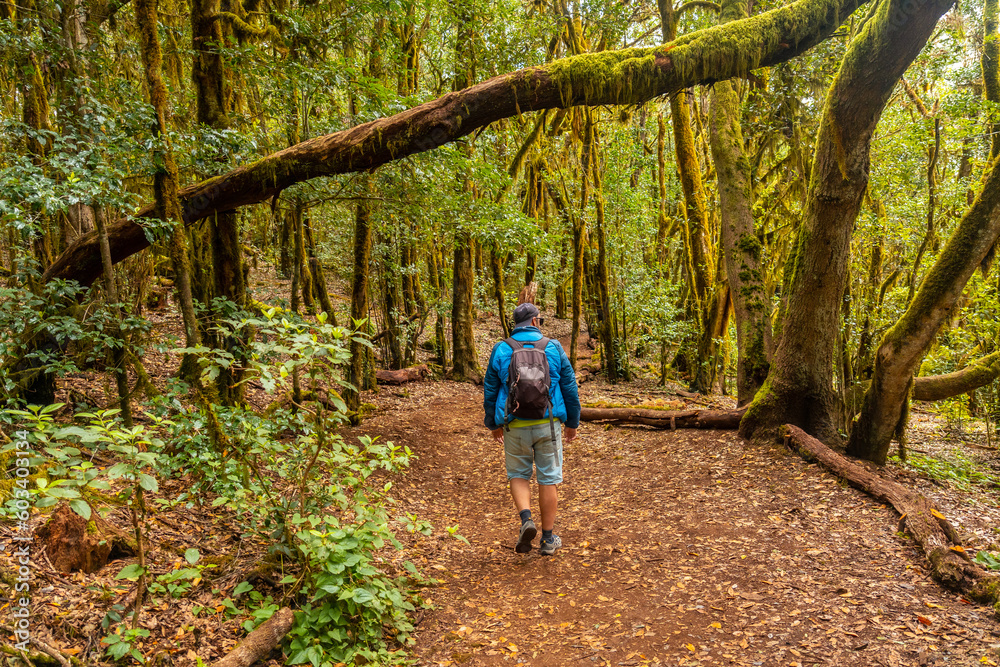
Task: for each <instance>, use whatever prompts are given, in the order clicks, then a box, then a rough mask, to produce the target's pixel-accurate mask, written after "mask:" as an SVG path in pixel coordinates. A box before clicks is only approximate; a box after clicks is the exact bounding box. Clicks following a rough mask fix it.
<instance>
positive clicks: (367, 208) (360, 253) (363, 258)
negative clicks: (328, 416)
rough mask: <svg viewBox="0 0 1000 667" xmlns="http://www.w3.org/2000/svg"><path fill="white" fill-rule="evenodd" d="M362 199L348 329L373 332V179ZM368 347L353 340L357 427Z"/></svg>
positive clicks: (351, 391) (365, 182) (350, 403)
mask: <svg viewBox="0 0 1000 667" xmlns="http://www.w3.org/2000/svg"><path fill="white" fill-rule="evenodd" d="M360 190H361V197H360V198H359V199H358V203H357V206H356V207H355V209H354V272H353V275H352V277H351V320H350V322H348V325H347V326H348V328H350V329H354V328H355V327H359V329H360V332H361V333H364V332H367V331H370V326H369V323H368V270H369V266H370V264H371V253H372V230H371V200H370V199H369V198H368V197H367V196H366V195H368V194H369V193H370V192H371V176H370V175H368V174H365V175H364V176H363V177H362V178H361V187H360ZM367 356H368V346H367V345H365V343H363V342H361V341H359V340H357V339H356V337H352V338H351V367H350V373H349V376H348V382H350V384H351V387H350V388H348V389H347V390H346V391H345V393H344V401H345V403H346V404H347V409H348V410H349V411H350V413H351V415H352V417H351V421H352V422H353V423H355V424H357V423H360V417H359V416H358V408H359V407H360V406H361V397H360V392H361V391H362V390H363V389H366V388H368V387H367V386H366V385H367V380H366V378H367V374H366V373H365V360H366V359H367Z"/></svg>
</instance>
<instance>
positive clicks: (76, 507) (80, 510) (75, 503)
mask: <svg viewBox="0 0 1000 667" xmlns="http://www.w3.org/2000/svg"><path fill="white" fill-rule="evenodd" d="M69 506H70V509H72V510H73V511H74V512H76V513H77V514H79V515H80V516H82V517H83V518H84V519H85V520H86V521H90V504H89V503H88V502H87V501H86V500H80V499H76V500H71V501H69Z"/></svg>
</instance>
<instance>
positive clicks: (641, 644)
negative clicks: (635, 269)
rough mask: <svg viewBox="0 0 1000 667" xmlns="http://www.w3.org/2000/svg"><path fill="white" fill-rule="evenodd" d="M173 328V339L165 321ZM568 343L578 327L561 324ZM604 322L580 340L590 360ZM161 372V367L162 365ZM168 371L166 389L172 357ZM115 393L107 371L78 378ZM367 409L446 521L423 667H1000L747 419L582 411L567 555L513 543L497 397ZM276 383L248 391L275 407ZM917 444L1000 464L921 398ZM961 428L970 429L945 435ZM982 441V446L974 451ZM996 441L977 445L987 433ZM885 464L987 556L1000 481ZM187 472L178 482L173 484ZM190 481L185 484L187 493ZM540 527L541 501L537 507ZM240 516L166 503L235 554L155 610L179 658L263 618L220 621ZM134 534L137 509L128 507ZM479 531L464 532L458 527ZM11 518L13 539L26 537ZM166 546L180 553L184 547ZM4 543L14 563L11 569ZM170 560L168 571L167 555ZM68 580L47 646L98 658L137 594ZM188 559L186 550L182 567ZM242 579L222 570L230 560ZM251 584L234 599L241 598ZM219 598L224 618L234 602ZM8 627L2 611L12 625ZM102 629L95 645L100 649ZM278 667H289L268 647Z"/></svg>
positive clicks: (213, 554)
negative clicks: (114, 619) (620, 416)
mask: <svg viewBox="0 0 1000 667" xmlns="http://www.w3.org/2000/svg"><path fill="white" fill-rule="evenodd" d="M166 317H167V320H168V321H166V322H165V324H164V327H163V330H171V329H173V330H176V329H177V322H176V316H174V315H173V314H170V315H166ZM544 329H545V331H546V333H547V334H548V335H550V336H553V337H556V338H560V339H561V341H562V343H563V345H564V347H566V348H567V349H568V347H569V341H568V331H569V323H568V322H566V321H558V320H549V321H547V322H546V326H545V327H544ZM499 338H500V332H499V326H498V324H497V323H496V321H495V317H493V318H490V317H488V316H487V315H486V314H484V315H483V317H482V318H481V319H480V321H479V322H478V326H477V343H478V349H479V352H480V357H481V363H482V364H483V367H484V368H485V364H486V361H487V359H488V355H489V352H490V349H491V347H492V344H493V342H495V341H496V340H498V339H499ZM586 340H587V337H586V335H584V336H582V337H581V348H580V349H581V353H583V355H584V356H586V355H589V354H590V350H589V348H588V347H587V346H586ZM147 363H148V364H149V366H150V370H151V372H152V371H155V370H157V369H156V368H154V367H155V366H156V364H155V363H153V358H152V357H149V358H147ZM160 370H161V371H162V372H161V374H160V376H159V377H157V378H155V381H156V382H157V383H161V382H162V381H163V380H164V379H165V377H166V373H167V372H168V371H169V370H170V369H169V364H168V365H167V366H164V367H163V368H161V369H160ZM76 382H77V383H78V384H80V383H82V384H87V383H89V386H90V389H91V390H92V391H97V389H96V387H97V385H98V384H99V381H98V380H97V377H96V376H95V377H94V378H90V379H88V378H87V377H79V378H77V379H76ZM581 398H582V400H583V402H584V403H585V404H594V403H597V404H602V405H616V404H625V405H635V404H640V403H645V404H650V403H652V404H659V405H676V407H682V405H685V406H688V407H705V406H712V407H732V405H733V403H732V400H731V399H728V398H715V397H699V398H695V399H690V398H688V399H685V398H682V397H680V396H679V395H677V394H676V392H674V391H671V388H670V387H669V386H668V387H667V388H659V387H655V386H654V383H653V382H652V380H649V379H646V380H638V381H636V382H633V383H630V384H626V385H619V386H610V385H607V384H606V383H604V382H603V381H601V380H592V381H589V382H587V383H585V384H583V385H582V386H581ZM363 400H365V401H367V402H370V403H372V404H374V405H375V411H374V414H373V415H372V416H371V417H370V418H368V419H366V420H365V422H364V423H363V424H362V425H361V426H360V427H358V428H356V429H345V432H344V435H345V437H349V436H352V435H364V434H367V435H373V436H375V435H378V436H381V437H383V438H385V439H386V440H391V441H392V442H394V443H395V444H397V445H402V444H405V445H407V446H409V447H410V449H411V450H413V452H414V453H415V454H416V455H417V457H418V458H416V460H415V461H414V462H413V463H412V465H411V467H410V469H409V470H408V471H407V472H406V473H405V474H402V475H400V476H398V478H397V479H396V480H395V486H394V494H395V497H396V498H397V501H398V505H397V507H396V511H395V514H396V515H402V514H404V513H410V514H413V515H415V516H416V517H418V518H419V519H424V520H427V521H430V522H431V523H432V524H433V526H434V531H433V533H432V534H431V535H430V536H426V537H424V536H421V535H418V534H414V535H410V534H408V533H405V531H401V532H402V534H403V535H405V536H406V539H405V540H404V552H403V553H402V554H399V555H398V557H399V559H400V560H401V559H403V558H406V559H410V560H412V561H413V562H414V563H415V564H416V565H417V566H418V567H419V568H421V569H422V570H423V571H424V572H426V573H427V574H429V575H430V576H433V577H435V578H436V579H438V580H439V581H440V583H438V584H437V585H436V586H433V587H430V588H427V589H425V590H424V591H423V597H424V599H425V601H426V602H427V603H428V604H429V606H428V607H427V608H425V609H421V610H419V611H417V612H416V614H415V616H414V620H415V622H416V632H415V633H414V638H415V644H414V645H413V646H412V648H411V652H412V656H413V657H414V659H415V661H416V662H417V664H419V665H428V666H437V665H440V666H445V665H515V664H527V665H558V666H573V665H608V666H612V665H614V666H639V665H755V666H756V665H763V666H772V665H773V666H778V665H838V666H839V667H846V666H851V665H857V666H859V667H861V666H866V667H867V666H874V665H882V666H885V667H915V666H918V665H919V666H924V665H961V666H971V665H997V664H998V663H1000V622H998V620H997V618H996V616H995V615H994V613H993V611H992V610H990V609H988V608H984V607H982V606H979V605H976V604H973V603H970V602H969V601H968V600H965V599H963V598H961V597H960V596H958V595H956V594H953V593H951V592H949V591H946V590H944V589H942V588H941V587H940V586H939V585H937V584H936V583H935V582H934V581H933V580H932V579H931V578H930V576H929V574H928V570H927V568H926V567H925V566H926V563H925V561H924V558H923V555H922V553H921V552H920V551H919V550H918V549H916V548H915V547H914V546H913V544H912V543H911V541H910V540H908V539H907V537H906V536H905V535H903V534H901V533H899V532H898V528H897V521H898V516H896V515H895V513H894V512H893V511H892V510H891V509H889V508H887V507H885V506H882V505H880V504H878V503H876V502H875V501H873V500H871V499H870V498H868V497H867V496H865V495H863V494H862V493H860V492H858V491H855V490H854V489H851V488H849V487H847V486H845V485H844V484H842V483H840V482H839V481H838V480H837V479H836V478H834V477H833V476H832V475H830V474H828V473H826V472H824V471H823V470H822V469H820V468H819V467H818V466H816V465H814V464H809V463H807V462H806V461H804V460H803V459H801V458H799V457H798V456H796V455H793V454H791V453H790V452H788V451H787V450H785V449H783V448H782V447H780V446H778V445H775V446H758V445H751V444H748V443H746V442H744V441H742V440H741V439H740V438H739V437H738V436H737V435H736V434H735V433H734V432H725V431H693V430H677V431H673V432H671V431H657V430H652V429H648V428H645V427H606V426H603V425H596V424H589V423H584V424H582V425H581V428H580V431H579V438H578V439H577V440H576V441H575V442H573V443H570V444H568V445H566V446H565V458H564V476H565V481H564V483H563V484H562V485H561V486H560V507H559V517H558V521H557V525H556V532H557V533H558V534H559V535H560V536H561V537H562V540H563V548H562V549H560V550H559V551H558V552H557V553H556V555H555V556H554V557H542V556H540V555H539V554H538V551H537V539H536V548H535V549H534V550H533V551H532V552H531V553H529V554H526V555H522V554H516V553H514V550H513V547H514V543H515V541H516V535H517V528H518V519H517V515H516V513H515V511H514V508H513V505H512V503H511V500H510V498H509V495H508V492H507V489H506V475H505V473H504V465H503V453H502V448H501V447H500V446H498V445H497V444H496V443H495V442H494V441H493V440H492V439H491V438H490V437H489V433H488V431H487V430H486V429H485V428H484V427H483V425H482V388H481V387H476V386H473V385H469V384H458V383H453V382H447V381H440V382H431V381H428V382H415V383H410V384H407V385H405V386H401V387H381V388H380V390H379V391H378V392H375V393H372V394H370V395H368V396H366V397H365V398H364V399H363ZM266 402H267V401H266V400H264V397H262V396H256V395H253V396H251V397H250V403H251V404H252V405H256V406H258V407H260V406H262V405H265V404H266ZM913 429H914V430H913V436H912V438H911V443H912V445H913V446H914V447H915V448H916V449H915V451H916V452H918V455H919V456H925V455H926V456H927V457H928V458H927V459H920V460H919V461H922V462H923V464H924V467H925V468H926V467H927V465H929V464H928V463H927V461H928V460H930V455H935V454H938V453H942V452H943V453H947V452H949V451H951V450H953V449H959V450H961V451H963V452H966V453H967V455H968V456H969V457H976V458H977V459H979V460H980V461H981V462H982V463H983V465H989V464H991V463H992V465H993V466H994V469H997V468H1000V463H998V461H1000V457H998V456H997V453H996V452H995V451H994V450H991V449H987V447H989V446H990V445H989V443H987V444H986V445H983V444H982V442H983V440H982V437H981V436H980V435H976V434H975V433H969V432H966V431H963V432H955V431H954V430H953V427H952V426H950V425H949V424H948V423H946V422H945V421H944V420H942V419H940V418H939V417H937V416H935V415H932V414H929V413H921V412H920V411H914V417H913ZM949 429H952V430H949ZM970 443H971V444H970ZM976 443H978V444H976ZM884 472H885V474H887V475H890V476H892V477H893V478H895V479H897V480H899V481H902V482H904V483H906V484H908V485H910V486H913V487H916V488H917V489H918V490H920V491H921V492H922V493H925V494H926V495H928V496H929V497H931V498H932V499H933V501H934V502H935V503H937V505H938V507H939V508H940V509H941V511H942V512H944V514H945V515H946V516H947V517H948V518H949V519H951V520H952V522H953V523H954V524H956V526H957V527H958V528H959V530H960V531H962V532H963V534H966V535H967V536H968V538H969V539H968V544H969V547H970V548H986V547H989V546H991V545H993V546H994V548H995V544H994V543H995V542H997V541H1000V535H998V534H997V532H996V530H995V527H998V526H1000V503H998V501H997V497H996V491H995V490H990V489H988V488H984V487H981V486H977V485H971V486H970V485H969V484H967V483H965V482H964V481H963V480H962V479H957V480H955V481H954V483H953V482H952V481H948V480H946V481H941V479H940V477H941V476H940V475H934V476H932V475H930V474H925V472H922V469H921V468H920V467H919V466H917V467H916V468H914V467H912V466H911V467H901V466H898V465H892V466H889V467H887V468H886V470H885V471H884ZM182 486H183V483H182V482H175V481H170V482H167V483H165V484H163V485H162V487H161V488H162V489H163V491H164V493H167V494H169V493H171V492H172V491H177V490H178V489H179V488H181V487H182ZM174 487H177V488H174ZM533 506H534V510H535V514H536V521H537V520H538V519H537V516H538V515H537V500H536V499H535V498H533ZM225 510H226V508H225V507H221V508H211V507H209V506H207V505H206V506H205V507H204V509H202V510H197V509H196V510H184V509H182V508H175V509H171V510H161V511H158V512H154V514H155V517H154V522H153V524H152V526H153V527H152V529H151V530H152V533H151V541H152V542H153V543H154V544H157V545H160V547H158V550H154V551H153V552H151V554H150V558H151V559H152V561H153V563H154V565H156V566H157V567H163V568H167V570H168V571H169V568H170V567H176V566H177V552H178V549H181V550H182V549H183V548H186V547H191V546H194V547H197V548H198V549H199V550H200V551H201V553H202V554H203V555H204V556H206V557H209V558H216V559H217V560H218V561H219V562H220V563H226V565H225V566H224V567H222V568H220V571H219V573H218V576H216V577H215V578H214V579H213V581H212V583H211V586H205V587H203V588H202V589H200V590H199V591H197V592H196V593H193V594H192V595H191V596H190V597H189V598H185V599H183V600H173V601H166V602H163V603H158V604H156V605H150V606H148V607H147V608H146V609H144V610H143V626H144V627H146V628H148V629H150V630H151V633H152V635H151V638H150V640H149V642H148V643H147V645H146V648H147V649H148V652H147V657H149V655H152V654H154V653H155V652H156V650H157V649H156V648H154V647H155V646H157V645H158V646H160V647H163V648H164V650H166V651H168V652H169V653H168V654H169V655H170V658H169V664H177V665H189V664H194V662H195V660H194V658H195V656H196V655H197V656H200V657H201V658H202V659H203V660H205V661H206V662H208V661H210V660H212V659H214V658H218V657H220V656H222V655H224V654H225V653H226V652H227V651H228V650H229V649H230V648H231V647H232V645H233V644H234V643H235V641H236V639H237V638H238V637H239V636H240V635H241V634H242V631H241V630H240V629H239V626H240V624H241V623H242V622H243V620H245V618H246V616H245V615H240V614H233V615H229V613H228V611H227V612H224V613H219V614H217V615H215V616H209V617H206V616H205V614H204V612H202V613H201V614H199V612H198V611H197V609H196V608H197V607H201V608H206V607H208V608H211V607H215V605H218V604H219V601H220V599H221V598H224V597H225V596H226V595H227V594H230V593H231V592H232V591H233V589H234V588H235V587H236V586H237V584H238V583H239V582H241V581H243V580H244V579H245V578H246V577H247V573H248V572H249V571H250V570H251V569H252V568H253V567H254V566H255V565H256V564H258V563H259V562H260V559H261V557H262V556H261V554H262V553H263V552H264V551H265V550H266V546H267V545H266V544H264V543H263V542H260V543H252V542H251V541H248V540H245V539H243V538H242V537H241V535H240V531H239V530H237V529H235V528H234V527H233V526H232V522H231V521H229V519H228V518H227V516H226V511H225ZM110 518H111V520H113V521H114V522H115V523H118V524H119V525H120V526H121V527H123V528H125V527H127V525H128V519H127V516H125V514H124V513H123V512H121V511H117V510H116V512H115V513H113V515H112V516H111V517H110ZM456 526H457V533H458V534H460V535H462V536H464V537H465V538H466V539H467V540H468V544H466V543H464V542H462V541H460V540H459V539H456V538H455V537H454V536H453V535H451V534H450V533H449V531H448V530H446V528H455V527H456ZM11 530H12V529H11V528H10V527H9V526H3V527H0V532H2V533H3V535H0V537H3V539H2V540H0V541H2V542H5V543H7V542H8V540H9V538H10V536H11ZM163 545H167V547H170V548H166V547H164V546H163ZM10 557H11V554H10V552H9V550H8V551H6V552H5V553H4V554H3V556H2V557H0V560H2V561H4V563H5V564H6V565H8V566H9V565H10V563H9V562H8V561H9V558H10ZM161 561H162V562H161ZM127 562H131V561H117V563H118V566H116V567H110V566H109V567H106V568H105V569H104V570H102V571H101V572H100V573H99V574H95V575H84V574H81V573H76V574H73V575H60V574H58V573H56V572H54V571H51V568H50V567H47V565H46V563H45V562H43V559H42V558H41V557H39V558H38V559H37V562H33V566H34V567H35V568H36V576H37V577H39V579H40V581H39V582H38V584H37V587H36V588H35V590H36V591H37V592H38V594H39V598H38V602H39V603H40V604H39V605H37V609H36V612H37V613H36V620H35V622H36V623H40V624H41V628H42V632H41V638H43V639H45V640H46V641H48V642H49V643H50V644H52V645H54V646H57V647H60V648H62V649H63V650H65V651H67V652H68V653H71V654H74V655H79V656H80V657H84V656H87V655H96V654H95V653H94V651H98V652H99V651H101V650H103V649H101V648H100V646H99V644H98V640H99V638H100V637H101V635H102V634H103V633H102V631H101V629H100V626H99V624H100V619H101V618H102V617H103V614H104V611H105V610H106V609H107V607H108V606H109V604H110V603H111V602H115V601H117V602H122V601H124V600H125V599H127V597H128V595H129V587H128V586H126V585H124V582H116V581H115V580H114V579H113V577H114V574H115V573H116V572H117V571H118V570H119V569H120V566H123V565H125V564H126V563H127ZM171 563H175V564H174V565H171ZM222 570H224V571H222ZM234 597H235V595H234ZM217 610H222V606H221V605H220V606H219V607H218V608H217ZM5 625H6V623H0V627H3V626H5ZM84 642H85V644H84ZM270 664H279V662H278V661H275V660H272V661H271V663H270Z"/></svg>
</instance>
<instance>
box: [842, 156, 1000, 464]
mask: <svg viewBox="0 0 1000 667" xmlns="http://www.w3.org/2000/svg"><path fill="white" fill-rule="evenodd" d="M998 238H1000V159H995V160H994V161H993V164H992V167H991V168H990V172H989V174H988V176H987V178H986V180H985V182H984V183H983V189H982V191H981V192H980V194H979V196H978V197H977V198H976V200H975V202H974V203H973V204H972V207H971V208H970V209H969V210H968V211H967V212H966V214H965V216H963V218H962V220H961V221H960V222H959V224H958V227H957V228H956V229H955V232H954V233H953V234H952V236H951V238H950V239H948V243H946V244H945V247H944V248H943V249H942V250H941V253H940V254H939V255H938V258H937V260H936V261H935V262H934V265H933V266H931V268H930V269H929V270H928V271H927V275H926V276H925V277H924V279H923V281H922V282H921V283H920V289H918V290H917V293H916V295H915V296H914V297H913V300H912V301H911V302H910V305H909V307H907V309H906V312H904V313H903V315H902V317H900V318H899V320H898V321H897V322H896V323H895V324H894V325H893V326H892V327H891V328H890V329H889V330H888V331H887V332H886V333H885V336H883V338H882V342H881V343H880V345H879V348H878V351H877V352H876V355H875V371H874V374H873V375H872V383H871V385H869V387H868V391H866V392H865V398H864V403H863V404H862V407H861V414H860V416H859V417H858V419H857V421H856V422H855V424H854V428H853V429H852V430H851V440H850V443H849V444H848V449H847V451H848V453H849V454H851V455H852V456H857V457H860V458H864V459H867V460H869V461H874V462H876V463H879V464H883V463H885V460H886V457H887V456H888V453H889V443H890V442H891V440H892V436H893V433H894V431H895V428H896V424H897V423H898V422H899V418H900V415H901V414H902V412H903V411H904V410H905V409H906V404H907V402H908V400H909V399H908V397H907V393H908V387H909V384H910V379H911V378H912V377H913V374H914V372H916V370H917V369H918V368H919V366H920V362H921V361H922V360H923V358H924V355H925V354H926V353H927V350H928V348H929V347H930V345H931V343H933V342H934V338H935V337H936V336H937V334H938V332H939V331H940V330H941V327H942V326H943V325H944V323H945V322H946V321H947V319H948V317H949V315H950V313H951V311H952V309H953V308H954V307H955V304H956V302H957V301H958V299H959V298H960V297H961V296H962V292H963V291H964V289H965V284H966V283H967V282H968V281H969V278H971V277H972V274H973V273H975V270H976V267H977V266H978V265H979V263H980V262H981V261H982V260H983V258H984V257H985V256H986V254H987V253H988V252H989V251H990V249H991V248H992V247H993V246H994V244H995V243H996V242H997V239H998ZM889 422H891V424H890V423H889Z"/></svg>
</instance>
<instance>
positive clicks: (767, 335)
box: [660, 1, 771, 405]
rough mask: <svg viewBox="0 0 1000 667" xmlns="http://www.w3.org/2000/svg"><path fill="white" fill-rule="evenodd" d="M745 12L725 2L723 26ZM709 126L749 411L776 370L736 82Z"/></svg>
mask: <svg viewBox="0 0 1000 667" xmlns="http://www.w3.org/2000/svg"><path fill="white" fill-rule="evenodd" d="M744 7H745V5H744V3H741V2H732V1H726V2H723V5H722V13H721V16H720V19H719V20H720V21H721V22H727V21H734V20H739V19H742V18H745V16H746V10H745V9H744ZM710 125H711V137H710V139H711V147H712V161H713V162H714V163H715V172H716V175H717V178H718V183H719V209H720V210H719V212H720V215H721V218H722V224H721V229H720V242H721V244H722V255H723V261H724V262H725V267H726V276H727V277H728V279H729V292H730V295H731V298H732V303H733V312H734V314H735V316H736V346H737V359H736V396H737V398H736V402H737V404H738V405H745V404H746V403H748V402H750V401H751V400H753V397H754V395H756V393H757V390H758V389H760V388H761V386H763V384H764V381H765V380H766V379H767V373H768V370H769V369H770V366H771V364H770V360H769V358H768V351H769V350H770V349H771V308H770V304H769V303H768V301H769V300H768V296H767V288H766V285H765V284H764V272H763V271H762V270H761V254H762V253H763V246H762V245H761V242H760V240H759V239H758V238H757V234H756V233H755V232H754V220H753V213H752V212H751V203H752V201H751V199H750V163H749V161H748V160H747V158H746V157H745V156H744V154H743V128H742V127H741V125H740V99H739V95H738V94H737V92H736V87H735V85H734V84H733V82H731V81H720V82H719V83H717V84H715V85H714V86H712V101H711V111H710ZM660 190H661V192H662V191H663V186H662V184H661V186H660ZM661 224H662V223H661Z"/></svg>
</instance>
